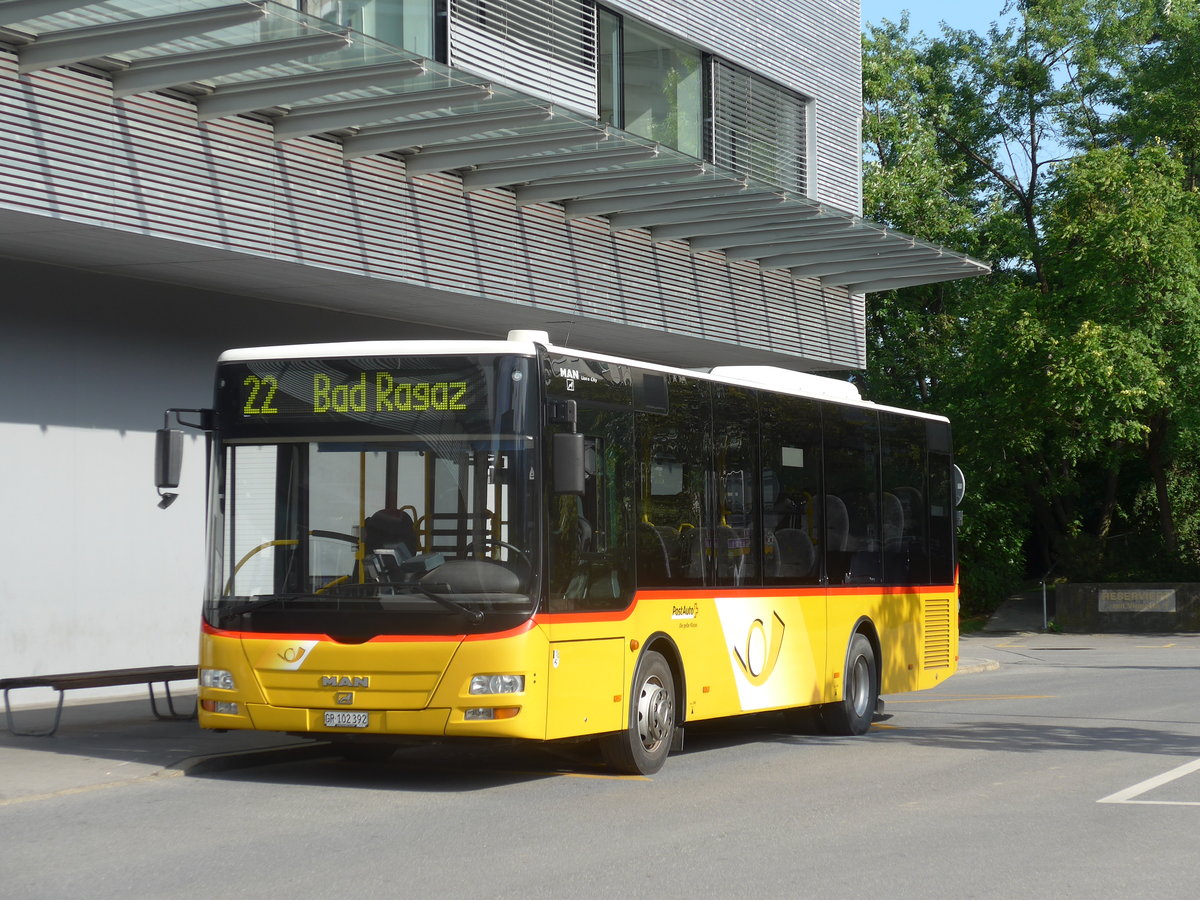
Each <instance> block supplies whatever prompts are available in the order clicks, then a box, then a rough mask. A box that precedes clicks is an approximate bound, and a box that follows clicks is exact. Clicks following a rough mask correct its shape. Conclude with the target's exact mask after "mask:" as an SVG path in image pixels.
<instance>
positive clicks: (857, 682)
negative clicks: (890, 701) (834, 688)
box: [821, 633, 879, 735]
mask: <svg viewBox="0 0 1200 900" xmlns="http://www.w3.org/2000/svg"><path fill="white" fill-rule="evenodd" d="M878 666H879V664H878V662H877V661H876V659H875V650H874V648H873V647H872V646H871V642H870V641H869V640H867V639H866V637H865V636H863V635H862V634H860V633H856V634H855V635H854V637H852V638H850V647H849V649H847V651H846V669H845V672H844V673H843V680H842V699H841V700H839V701H838V702H836V703H829V704H826V705H825V706H824V707H822V708H821V723H822V724H823V725H824V727H825V730H826V731H827V732H829V734H845V735H855V734H866V733H867V730H868V729H869V728H870V727H871V721H872V719H874V717H875V705H876V703H877V702H878V700H879V674H878Z"/></svg>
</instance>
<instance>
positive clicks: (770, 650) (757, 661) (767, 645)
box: [733, 612, 785, 687]
mask: <svg viewBox="0 0 1200 900" xmlns="http://www.w3.org/2000/svg"><path fill="white" fill-rule="evenodd" d="M771 620H772V621H771V632H770V634H769V635H768V633H767V626H766V625H765V624H763V620H762V619H755V620H754V621H753V622H751V623H750V627H749V628H748V629H747V630H746V648H745V649H744V650H742V649H741V648H739V647H736V646H735V647H734V648H733V655H734V657H735V658H736V659H737V661H738V665H740V666H741V667H742V674H744V675H745V676H746V680H747V681H749V682H750V683H751V684H752V685H754V686H755V687H759V686H760V685H763V684H765V683H766V681H767V679H768V678H770V677H771V673H772V672H773V671H774V670H775V664H776V663H777V662H779V651H780V650H781V649H782V648H783V631H784V627H785V626H784V624H783V619H781V618H779V613H777V612H772V614H771Z"/></svg>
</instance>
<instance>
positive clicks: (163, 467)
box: [154, 428, 183, 509]
mask: <svg viewBox="0 0 1200 900" xmlns="http://www.w3.org/2000/svg"><path fill="white" fill-rule="evenodd" d="M182 467H183V432H182V431H179V430H178V429H175V428H160V429H158V431H156V432H155V433H154V484H155V486H156V487H157V488H158V496H159V497H160V498H162V499H160V500H159V502H158V505H159V506H160V507H161V508H162V509H166V508H167V507H168V506H170V505H171V504H172V503H174V502H175V498H176V497H177V496H178V494H172V493H164V492H163V488H177V487H179V472H180V469H181V468H182Z"/></svg>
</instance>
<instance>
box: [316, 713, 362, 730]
mask: <svg viewBox="0 0 1200 900" xmlns="http://www.w3.org/2000/svg"><path fill="white" fill-rule="evenodd" d="M325 727H326V728H366V727H367V714H366V713H365V712H343V711H341V710H338V711H336V712H327V713H325Z"/></svg>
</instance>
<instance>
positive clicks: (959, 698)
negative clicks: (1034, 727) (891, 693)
mask: <svg viewBox="0 0 1200 900" xmlns="http://www.w3.org/2000/svg"><path fill="white" fill-rule="evenodd" d="M1054 696H1055V695H1054V694H959V695H951V696H941V697H928V698H921V699H919V700H893V699H891V698H890V697H889V698H888V705H889V706H890V705H891V704H893V703H966V702H968V701H971V700H1053V699H1054Z"/></svg>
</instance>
